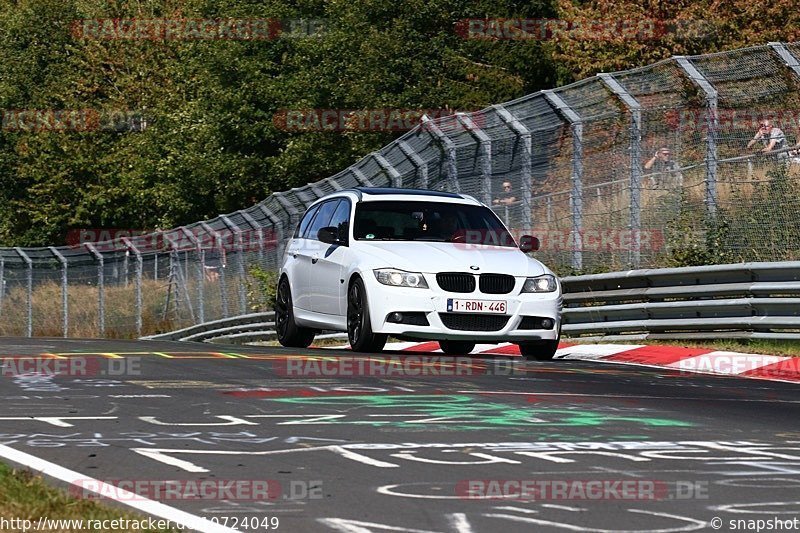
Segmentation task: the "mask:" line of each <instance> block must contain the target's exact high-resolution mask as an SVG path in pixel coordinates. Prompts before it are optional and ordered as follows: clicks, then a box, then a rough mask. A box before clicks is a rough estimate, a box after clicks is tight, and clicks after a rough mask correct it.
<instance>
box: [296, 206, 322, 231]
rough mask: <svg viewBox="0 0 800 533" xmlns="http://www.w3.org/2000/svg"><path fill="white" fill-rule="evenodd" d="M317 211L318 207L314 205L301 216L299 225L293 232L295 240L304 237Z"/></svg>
mask: <svg viewBox="0 0 800 533" xmlns="http://www.w3.org/2000/svg"><path fill="white" fill-rule="evenodd" d="M318 209H319V205H315V206H314V207H312V208H311V209H309V210H308V211H306V214H305V215H303V218H302V219H301V220H300V224H298V225H297V229H296V230H295V232H294V237H295V238H298V237H305V235H306V230H307V229H308V225H309V224H311V220H312V219H313V218H314V215H315V214H316V212H317V210H318Z"/></svg>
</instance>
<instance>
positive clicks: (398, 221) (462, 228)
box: [353, 201, 517, 247]
mask: <svg viewBox="0 0 800 533" xmlns="http://www.w3.org/2000/svg"><path fill="white" fill-rule="evenodd" d="M353 235H354V237H355V239H356V240H359V241H362V240H366V241H430V242H465V243H471V244H486V245H493V246H509V247H516V246H517V245H516V243H515V242H514V239H513V237H511V234H510V233H509V232H508V230H507V229H506V228H505V226H503V224H502V223H501V222H500V220H499V219H498V218H497V216H496V215H495V214H494V213H493V212H492V210H491V209H489V208H487V207H485V206H482V205H468V204H454V203H444V202H442V203H439V202H398V201H378V202H362V203H359V204H358V205H357V207H356V214H355V226H354V230H353Z"/></svg>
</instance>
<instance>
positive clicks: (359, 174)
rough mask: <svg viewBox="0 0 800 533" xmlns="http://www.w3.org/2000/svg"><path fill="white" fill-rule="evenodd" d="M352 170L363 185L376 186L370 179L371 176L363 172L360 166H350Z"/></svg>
mask: <svg viewBox="0 0 800 533" xmlns="http://www.w3.org/2000/svg"><path fill="white" fill-rule="evenodd" d="M350 171H351V172H352V173H353V176H355V177H356V180H357V181H358V183H360V184H361V185H362V186H363V187H374V186H375V185H373V183H372V182H371V181H369V178H368V177H367V176H366V174H364V173H363V172H361V169H360V168H356V167H350Z"/></svg>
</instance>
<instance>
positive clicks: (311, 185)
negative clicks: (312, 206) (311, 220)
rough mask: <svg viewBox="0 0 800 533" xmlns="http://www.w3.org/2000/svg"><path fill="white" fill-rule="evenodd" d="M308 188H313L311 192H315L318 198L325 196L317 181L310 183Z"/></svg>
mask: <svg viewBox="0 0 800 533" xmlns="http://www.w3.org/2000/svg"><path fill="white" fill-rule="evenodd" d="M308 188H309V189H311V192H313V193H314V196H316V197H317V199H319V198H322V197H323V196H325V193H324V192H322V189H320V188H319V187H317V185H316V184H315V183H309V184H308Z"/></svg>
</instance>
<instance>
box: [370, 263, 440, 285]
mask: <svg viewBox="0 0 800 533" xmlns="http://www.w3.org/2000/svg"><path fill="white" fill-rule="evenodd" d="M373 272H375V278H376V279H377V280H378V281H379V282H381V283H383V284H384V285H391V286H393V287H412V288H417V289H427V288H428V283H427V282H426V281H425V278H424V277H422V274H421V273H419V272H406V271H405V270H396V269H393V268H378V269H375V270H373Z"/></svg>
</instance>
